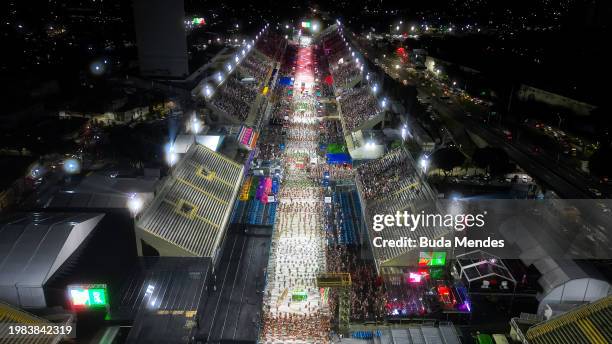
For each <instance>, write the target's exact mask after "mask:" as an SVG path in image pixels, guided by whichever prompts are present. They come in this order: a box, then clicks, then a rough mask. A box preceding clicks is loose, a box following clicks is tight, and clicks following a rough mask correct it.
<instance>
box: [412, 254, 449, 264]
mask: <svg viewBox="0 0 612 344" xmlns="http://www.w3.org/2000/svg"><path fill="white" fill-rule="evenodd" d="M444 265H446V252H420V253H419V266H444Z"/></svg>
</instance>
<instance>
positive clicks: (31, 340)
mask: <svg viewBox="0 0 612 344" xmlns="http://www.w3.org/2000/svg"><path fill="white" fill-rule="evenodd" d="M58 320H59V321H58V322H51V321H49V320H47V319H44V318H41V317H38V316H36V315H33V314H30V313H27V312H25V311H22V310H21V309H18V308H15V307H14V306H11V305H9V304H7V303H4V302H1V301H0V333H2V335H1V336H0V343H7V344H8V343H11V344H55V343H59V342H60V341H62V340H63V339H68V338H74V337H75V335H76V327H75V324H74V323H73V320H74V317H73V315H70V314H62V316H61V319H58ZM11 325H13V326H15V325H20V326H52V325H53V326H70V333H65V334H60V333H57V334H52V333H46V334H24V335H10V334H9V329H8V326H11ZM64 330H66V332H68V331H67V330H68V327H64ZM58 332H59V328H58Z"/></svg>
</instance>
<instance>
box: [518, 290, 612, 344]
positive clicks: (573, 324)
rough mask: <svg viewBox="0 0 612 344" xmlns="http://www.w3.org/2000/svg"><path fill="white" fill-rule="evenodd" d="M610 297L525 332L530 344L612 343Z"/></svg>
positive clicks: (611, 297)
mask: <svg viewBox="0 0 612 344" xmlns="http://www.w3.org/2000/svg"><path fill="white" fill-rule="evenodd" d="M610 324H612V296H609V297H606V298H604V299H601V300H600V301H597V302H594V303H591V304H588V305H585V306H581V307H579V308H576V309H574V310H572V311H570V312H568V313H565V314H563V315H561V316H558V317H556V318H552V319H550V320H549V321H546V322H544V323H541V324H538V325H535V326H533V327H531V328H530V329H529V330H527V340H528V341H529V342H530V343H532V344H575V343H602V344H603V343H612V326H610Z"/></svg>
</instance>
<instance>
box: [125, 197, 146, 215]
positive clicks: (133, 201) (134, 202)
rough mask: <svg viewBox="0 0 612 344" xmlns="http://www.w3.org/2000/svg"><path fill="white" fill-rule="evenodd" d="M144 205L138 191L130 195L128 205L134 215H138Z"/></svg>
mask: <svg viewBox="0 0 612 344" xmlns="http://www.w3.org/2000/svg"><path fill="white" fill-rule="evenodd" d="M143 205H144V202H143V200H142V198H141V197H140V196H139V195H138V194H136V193H131V194H130V196H129V197H128V201H127V206H128V209H130V212H131V213H132V215H133V216H136V215H138V213H139V212H140V211H141V210H142V206H143Z"/></svg>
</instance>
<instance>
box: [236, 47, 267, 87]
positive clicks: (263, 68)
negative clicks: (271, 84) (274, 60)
mask: <svg viewBox="0 0 612 344" xmlns="http://www.w3.org/2000/svg"><path fill="white" fill-rule="evenodd" d="M260 57H261V56H258V55H257V54H256V53H251V54H249V55H248V56H247V57H246V58H244V59H243V60H242V62H240V65H239V67H238V70H239V71H240V74H242V75H244V76H247V77H251V78H254V79H255V80H256V81H257V83H261V82H263V81H264V78H265V77H266V75H267V74H268V72H269V70H270V60H269V59H262V58H260Z"/></svg>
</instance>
